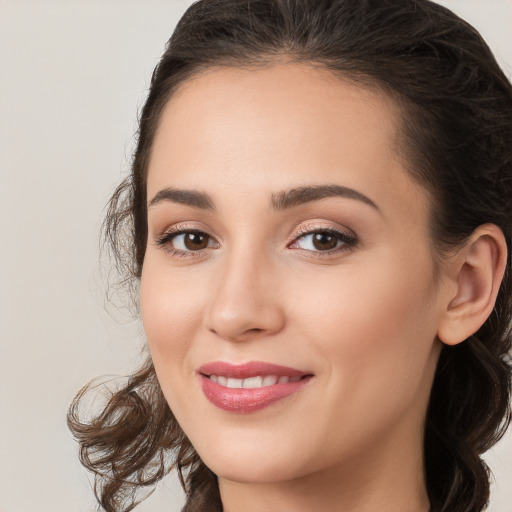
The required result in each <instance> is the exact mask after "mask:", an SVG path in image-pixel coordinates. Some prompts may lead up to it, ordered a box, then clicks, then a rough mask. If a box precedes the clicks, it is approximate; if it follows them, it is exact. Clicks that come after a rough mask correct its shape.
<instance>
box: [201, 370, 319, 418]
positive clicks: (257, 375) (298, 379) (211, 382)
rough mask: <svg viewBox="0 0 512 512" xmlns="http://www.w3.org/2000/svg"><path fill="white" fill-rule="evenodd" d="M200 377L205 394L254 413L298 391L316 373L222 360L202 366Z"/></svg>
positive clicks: (238, 410)
mask: <svg viewBox="0 0 512 512" xmlns="http://www.w3.org/2000/svg"><path fill="white" fill-rule="evenodd" d="M197 373H198V377H199V379H200V382H201V388H202V390H203V393H204V395H205V397H206V398H207V399H208V400H209V401H210V402H211V403H212V404H213V405H215V406H216V407H218V408H219V409H222V410H224V411H227V412H232V413H243V414H245V413H252V412H256V411H259V410H261V409H264V408H266V407H268V406H269V405H271V404H273V403H275V402H277V401H279V400H281V399H283V398H286V397H288V396H291V395H294V394H296V393H298V392H299V391H300V390H301V389H302V388H303V387H304V386H305V385H306V384H308V383H309V382H310V381H311V380H312V379H313V377H314V375H313V374H312V373H309V372H304V371H300V370H297V369H295V368H289V367H285V366H278V365H274V364H270V363H263V362H249V363H245V364H241V365H233V364H230V363H226V362H222V361H218V362H213V363H208V364H206V365H203V366H201V368H199V370H198V372H197Z"/></svg>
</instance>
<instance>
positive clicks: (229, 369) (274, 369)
mask: <svg viewBox="0 0 512 512" xmlns="http://www.w3.org/2000/svg"><path fill="white" fill-rule="evenodd" d="M198 373H201V374H203V375H207V376H210V375H217V376H223V377H231V378H233V379H247V378H250V377H257V376H260V375H276V376H277V377H302V376H303V375H311V372H308V371H302V370H297V369H296V368H290V367H287V366H281V365H276V364H272V363H265V362H263V361H250V362H248V363H243V364H231V363H228V362H225V361H214V362H211V363H207V364H203V365H202V366H201V367H200V368H199V369H198Z"/></svg>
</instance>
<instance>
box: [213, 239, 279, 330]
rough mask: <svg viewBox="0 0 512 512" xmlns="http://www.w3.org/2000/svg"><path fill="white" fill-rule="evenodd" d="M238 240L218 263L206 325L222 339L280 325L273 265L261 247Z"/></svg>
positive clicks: (277, 328)
mask: <svg viewBox="0 0 512 512" xmlns="http://www.w3.org/2000/svg"><path fill="white" fill-rule="evenodd" d="M244 245H245V244H237V247H233V248H232V250H231V251H228V253H227V254H226V255H225V256H224V257H223V258H222V261H221V262H219V265H218V268H217V270H218V275H217V279H216V280H215V287H214V288H215V289H213V290H212V295H211V302H210V308H209V314H208V323H209V325H208V327H209V329H210V330H212V331H215V332H216V333H217V334H218V335H220V336H221V337H223V338H225V339H230V340H241V339H245V338H247V337H251V338H252V337H254V336H256V335H259V336H262V335H269V334H272V333H275V332H277V331H278V330H280V329H281V328H282V325H283V315H282V311H281V308H280V305H279V301H278V294H277V293H276V286H275V284H276V278H277V276H276V275H275V274H276V268H275V264H274V263H273V261H272V258H271V256H270V255H269V254H268V253H267V252H265V251H263V250H251V248H250V242H249V244H247V245H245V246H244Z"/></svg>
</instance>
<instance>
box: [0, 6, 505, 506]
mask: <svg viewBox="0 0 512 512" xmlns="http://www.w3.org/2000/svg"><path fill="white" fill-rule="evenodd" d="M190 3H191V2H190V1H189V0H166V1H162V0H60V1H59V0H32V1H30V0H0V177H1V181H0V215H1V220H0V226H1V238H0V244H1V245H0V247H1V250H0V268H1V269H2V273H3V276H2V285H1V287H0V290H1V292H0V293H1V294H0V314H1V319H0V404H1V409H0V512H34V511H38V512H71V511H73V512H92V511H93V510H95V509H96V505H95V501H94V499H93V497H92V492H91V482H90V478H89V477H88V476H87V475H86V473H85V470H84V469H83V468H82V467H81V466H80V465H79V463H78V460H77V446H76V444H75V443H74V441H73V440H72V438H71V435H70V434H69V432H68V431H67V428H66V424H65V415H66V409H67V407H68V405H69V402H70V401H71V399H72V398H73V396H74V394H75V392H76V391H77V390H78V389H79V388H80V387H81V386H82V385H84V384H85V383H86V382H87V381H89V380H90V379H91V378H93V377H95V376H98V375H103V374H126V373H129V371H130V370H131V369H132V368H133V367H134V366H135V365H136V362H137V359H138V354H139V350H140V348H141V346H142V344H143V341H142V340H143V338H142V335H141V332H140V325H139V324H138V323H137V322H131V323H129V322H128V316H127V315H124V314H123V312H119V313H115V314H114V316H115V317H116V319H114V318H113V317H112V315H111V314H109V313H107V311H106V310H105V308H104V305H105V304H104V303H105V299H104V294H105V289H104V284H103V280H102V278H101V274H100V272H99V267H100V265H99V250H98V244H99V238H98V233H99V229H100V224H101V220H102V217H103V213H104V211H103V208H104V205H105V203H106V201H107V199H108V197H109V195H110V193H111V192H112V190H113V188H114V186H115V184H116V183H117V182H118V181H119V180H120V179H121V177H122V176H124V174H125V172H126V171H127V169H128V167H129V160H130V156H131V151H132V148H133V134H134V132H135V130H136V119H137V110H138V108H139V107H140V106H141V104H142V101H143V99H144V97H145V92H146V89H147V86H148V84H149V79H150V76H151V72H152V69H153V67H154V65H155V63H156V62H157V59H158V57H159V56H160V54H161V52H162V50H163V47H164V43H165V41H166V40H167V39H168V37H169V36H170V34H171V32H172V29H173V28H174V26H175V24H176V22H177V20H178V18H179V16H180V15H181V14H182V13H183V12H184V10H185V9H186V7H187V6H188V5H189V4H190ZM442 3H444V4H445V5H447V6H449V7H451V8H452V9H453V10H455V11H456V12H458V13H459V14H461V15H462V16H463V17H465V18H466V19H468V20H469V21H470V22H471V23H473V24H474V25H475V26H476V27H477V28H478V29H479V30H480V31H481V32H482V34H483V35H484V37H485V38H486V39H487V40H488V42H489V43H490V45H491V46H492V48H493V49H494V51H495V53H496V55H497V57H498V59H499V61H500V62H501V63H502V65H503V67H504V68H505V70H506V73H507V74H508V76H509V77H510V76H512V0H444V1H443V2H442ZM488 460H489V463H490V465H491V467H492V468H493V469H494V473H495V476H496V483H495V484H494V485H493V497H492V501H491V506H490V511H491V512H512V485H511V484H512V432H509V433H508V434H507V437H506V438H505V439H504V440H502V441H501V443H500V444H499V445H498V446H497V447H496V448H495V449H494V450H492V452H491V453H490V454H489V455H488ZM182 503H183V496H182V493H181V490H180V488H179V486H178V485H177V483H176V479H175V478H174V477H173V476H170V477H169V478H167V479H166V480H165V482H164V483H163V484H162V485H160V486H159V487H158V489H157V491H156V492H155V493H154V494H153V495H152V496H151V498H149V499H148V500H147V501H146V502H144V503H143V504H142V505H141V506H140V507H139V508H138V509H137V510H138V511H139V510H140V512H149V511H151V512H164V511H166V512H173V511H178V510H179V508H180V504H182Z"/></svg>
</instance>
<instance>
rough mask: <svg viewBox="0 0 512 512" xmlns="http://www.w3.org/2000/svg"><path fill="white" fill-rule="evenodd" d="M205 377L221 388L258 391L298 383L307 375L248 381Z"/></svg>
mask: <svg viewBox="0 0 512 512" xmlns="http://www.w3.org/2000/svg"><path fill="white" fill-rule="evenodd" d="M205 377H207V378H209V379H210V380H211V381H212V382H216V383H217V384H219V385H220V386H223V387H225V388H230V389H242V388H243V389H257V388H266V387H268V386H274V385H276V384H287V383H288V382H297V381H299V380H301V379H303V378H305V377H307V375H302V376H300V375H298V376H294V377H290V376H287V375H283V376H281V377H279V376H278V375H265V376H262V375H260V376H256V377H248V378H247V379H235V378H233V377H225V376H223V375H213V374H212V375H205Z"/></svg>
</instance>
